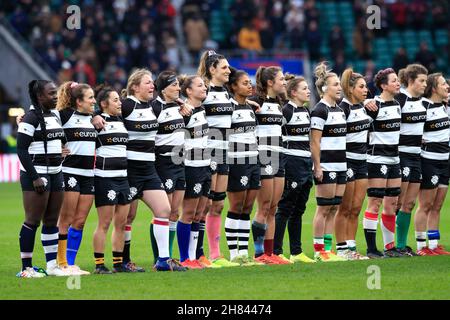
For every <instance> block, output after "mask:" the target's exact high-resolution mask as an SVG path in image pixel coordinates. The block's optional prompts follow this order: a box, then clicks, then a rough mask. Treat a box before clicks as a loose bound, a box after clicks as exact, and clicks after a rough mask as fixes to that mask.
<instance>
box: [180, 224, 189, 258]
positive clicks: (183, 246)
mask: <svg viewBox="0 0 450 320" xmlns="http://www.w3.org/2000/svg"><path fill="white" fill-rule="evenodd" d="M190 238H191V224H190V223H189V224H188V223H183V222H181V221H178V224H177V239H178V249H179V250H180V262H183V261H184V260H186V259H189V240H190Z"/></svg>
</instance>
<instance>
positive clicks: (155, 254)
mask: <svg viewBox="0 0 450 320" xmlns="http://www.w3.org/2000/svg"><path fill="white" fill-rule="evenodd" d="M150 241H151V244H152V251H153V258H154V259H155V260H154V261H155V263H156V261H158V257H159V252H158V244H157V243H156V238H155V234H154V233H153V223H152V224H150Z"/></svg>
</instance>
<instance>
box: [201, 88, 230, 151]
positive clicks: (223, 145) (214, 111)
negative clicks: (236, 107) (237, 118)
mask: <svg viewBox="0 0 450 320" xmlns="http://www.w3.org/2000/svg"><path fill="white" fill-rule="evenodd" d="M203 106H204V107H205V111H206V119H207V120H208V126H209V139H208V148H211V149H223V150H227V149H228V141H227V129H230V127H231V115H232V114H233V104H232V103H231V99H230V94H229V93H228V91H227V89H226V88H225V87H218V86H214V85H210V86H209V89H208V95H207V96H206V99H205V101H203Z"/></svg>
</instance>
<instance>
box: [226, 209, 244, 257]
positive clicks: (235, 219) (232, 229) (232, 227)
mask: <svg viewBox="0 0 450 320" xmlns="http://www.w3.org/2000/svg"><path fill="white" fill-rule="evenodd" d="M240 216H241V215H240V214H238V213H235V212H231V211H228V214H227V217H226V219H225V235H226V237H227V244H228V249H229V250H230V260H233V259H234V258H235V257H236V256H237V255H238V251H239V250H238V230H239V219H240Z"/></svg>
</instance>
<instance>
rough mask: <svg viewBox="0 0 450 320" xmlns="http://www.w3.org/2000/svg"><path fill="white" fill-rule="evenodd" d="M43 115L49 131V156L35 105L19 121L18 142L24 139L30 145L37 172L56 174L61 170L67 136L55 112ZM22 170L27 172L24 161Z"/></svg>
mask: <svg viewBox="0 0 450 320" xmlns="http://www.w3.org/2000/svg"><path fill="white" fill-rule="evenodd" d="M43 117H44V122H45V128H46V132H47V156H46V155H45V147H44V139H43V138H44V137H43V133H42V129H41V125H40V123H39V120H38V117H37V115H36V113H35V108H34V107H33V106H31V107H30V110H29V111H27V113H26V114H25V116H24V117H23V119H22V121H21V122H20V123H19V127H18V132H17V135H18V136H17V140H18V143H19V139H20V140H21V141H24V142H25V145H27V146H28V154H29V155H30V157H31V161H32V164H33V166H34V168H35V169H36V172H37V173H41V174H55V173H59V172H60V171H61V167H62V166H61V163H62V155H61V152H62V144H63V143H65V142H66V138H65V135H64V130H63V128H62V127H61V124H60V121H59V119H58V117H57V116H56V115H55V114H54V113H53V112H45V113H43ZM18 147H19V146H18ZM46 158H47V160H46ZM20 170H22V171H25V172H26V170H25V168H24V165H23V164H22V161H21V162H20Z"/></svg>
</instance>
